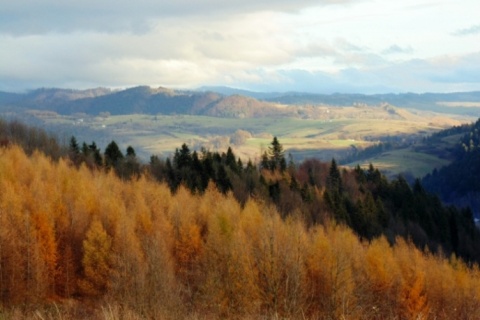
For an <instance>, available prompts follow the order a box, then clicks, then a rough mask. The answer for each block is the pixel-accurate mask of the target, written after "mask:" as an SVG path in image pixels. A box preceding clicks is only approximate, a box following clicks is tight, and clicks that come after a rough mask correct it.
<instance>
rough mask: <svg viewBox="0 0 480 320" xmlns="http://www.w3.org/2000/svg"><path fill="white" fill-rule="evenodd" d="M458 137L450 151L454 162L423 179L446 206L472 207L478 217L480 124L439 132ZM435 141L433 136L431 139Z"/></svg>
mask: <svg viewBox="0 0 480 320" xmlns="http://www.w3.org/2000/svg"><path fill="white" fill-rule="evenodd" d="M449 133H450V134H451V135H454V136H456V137H457V139H456V143H455V144H454V146H453V147H452V148H450V150H449V151H450V153H451V157H452V158H453V161H452V162H451V163H450V164H449V165H447V166H444V167H442V168H439V169H435V170H433V172H431V173H429V174H428V175H427V176H426V177H425V178H424V179H423V184H424V185H425V188H426V189H428V190H429V191H431V192H434V193H436V194H438V195H439V196H440V197H441V199H442V200H443V201H445V202H447V203H451V204H455V205H457V206H469V207H471V208H472V209H473V210H474V212H475V213H476V214H477V216H479V215H480V180H479V177H480V120H478V121H477V122H475V123H474V124H472V125H469V126H463V127H458V128H452V129H450V130H449V131H448V130H447V131H445V132H439V133H438V134H437V135H438V136H439V137H443V136H445V135H447V137H448V134H449ZM434 137H435V136H434Z"/></svg>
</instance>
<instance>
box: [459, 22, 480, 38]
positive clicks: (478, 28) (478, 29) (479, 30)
mask: <svg viewBox="0 0 480 320" xmlns="http://www.w3.org/2000/svg"><path fill="white" fill-rule="evenodd" d="M475 34H480V24H477V25H474V26H471V27H469V28H465V29H460V30H457V31H455V32H454V33H453V35H455V36H470V35H475Z"/></svg>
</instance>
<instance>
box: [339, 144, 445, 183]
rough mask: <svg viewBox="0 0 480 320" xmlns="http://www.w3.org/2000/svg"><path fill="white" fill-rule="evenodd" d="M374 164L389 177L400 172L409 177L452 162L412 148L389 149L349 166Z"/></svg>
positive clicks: (366, 166) (424, 173) (421, 174)
mask: <svg viewBox="0 0 480 320" xmlns="http://www.w3.org/2000/svg"><path fill="white" fill-rule="evenodd" d="M370 163H372V164H374V166H375V167H377V168H378V169H379V170H381V171H382V172H384V173H385V174H386V175H387V176H389V177H396V176H398V175H399V174H402V175H405V176H409V177H416V178H417V177H423V176H425V175H426V174H428V173H430V172H432V170H433V169H434V168H437V169H438V168H440V167H442V166H444V165H447V164H449V163H450V161H449V160H446V159H441V158H439V157H437V156H435V155H431V154H427V153H423V152H416V151H413V150H412V149H411V148H405V149H401V150H394V151H389V152H385V153H383V154H381V155H380V156H378V157H373V158H370V159H367V160H364V161H361V162H359V163H357V162H353V163H350V164H348V166H352V167H353V166H356V165H357V164H359V165H360V166H361V167H363V168H368V166H369V164H370Z"/></svg>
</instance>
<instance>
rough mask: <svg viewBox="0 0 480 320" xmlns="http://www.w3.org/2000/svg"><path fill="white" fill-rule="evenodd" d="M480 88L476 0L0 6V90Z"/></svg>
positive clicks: (6, 1) (151, 0)
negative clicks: (147, 87) (133, 87)
mask: <svg viewBox="0 0 480 320" xmlns="http://www.w3.org/2000/svg"><path fill="white" fill-rule="evenodd" d="M137 85H148V86H152V87H158V86H163V87H168V88H179V89H192V88H198V87H202V86H228V87H234V88H240V89H246V90H253V91H300V92H312V93H334V92H341V93H366V94H371V93H387V92H393V93H402V92H417V93H422V92H457V91H474V90H480V1H478V0H444V1H442V0H440V1H436V0H402V1H398V0H316V1H313V0H296V1H291V0H276V1H275V0H262V1H258V0H230V1H227V0H176V1H171V0H170V1H164V0H136V1H132V0H115V1H114V0H95V1H93V0H83V1H73V0H42V1H32V0H0V91H15V92H24V91H27V90H31V89H35V88H39V87H48V88H51V87H56V88H72V89H86V88H94V87H108V88H128V87H132V86H137Z"/></svg>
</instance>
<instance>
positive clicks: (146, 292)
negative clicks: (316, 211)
mask: <svg viewBox="0 0 480 320" xmlns="http://www.w3.org/2000/svg"><path fill="white" fill-rule="evenodd" d="M265 174H266V175H267V176H268V178H271V179H275V178H277V176H276V173H275V174H272V173H268V172H266V173H265ZM316 192H320V191H318V190H317V191H316ZM0 226H1V227H0V302H1V303H2V304H3V305H16V304H25V305H28V303H30V302H40V303H44V302H46V301H47V300H48V299H50V298H59V299H62V298H69V299H73V298H72V297H79V298H81V300H80V301H83V299H84V298H88V297H90V298H94V299H97V298H99V297H104V298H105V299H107V300H108V301H116V302H118V301H121V302H122V308H125V310H132V311H134V312H135V313H136V314H139V315H142V317H145V318H154V319H157V318H188V317H189V316H190V317H192V315H194V316H193V317H199V318H222V317H224V318H243V317H245V318H249V317H250V318H279V317H285V318H312V319H325V318H326V319H340V318H351V319H390V318H392V319H395V318H396V319H421V318H425V319H426V318H432V319H434V318H435V319H457V318H459V319H467V318H475V316H476V315H478V314H480V289H479V288H480V271H479V269H478V267H477V266H469V265H467V264H465V263H464V262H462V261H461V260H459V259H457V258H455V257H451V259H450V260H448V259H445V258H443V257H441V256H438V255H433V254H427V253H424V252H421V251H420V250H418V249H416V248H415V247H414V246H413V245H412V244H410V243H409V242H406V241H404V240H402V239H397V240H396V243H395V245H393V246H390V245H389V243H388V242H387V240H386V239H385V238H379V239H375V240H373V241H372V242H371V243H366V242H365V243H362V242H360V240H359V239H358V238H357V237H356V236H355V235H354V234H353V232H352V231H351V230H350V229H348V228H347V227H344V226H335V225H329V224H328V221H327V223H326V224H325V225H324V226H315V227H311V228H310V229H307V228H306V227H305V226H304V225H303V224H302V223H301V221H299V220H298V219H295V218H292V217H289V218H286V219H282V218H281V217H280V215H279V214H278V213H277V212H276V210H275V209H274V208H273V207H270V206H268V204H264V203H260V202H258V201H255V200H252V199H250V200H248V201H246V203H245V205H244V207H243V208H242V207H241V206H240V204H239V203H238V202H237V201H236V200H235V198H234V197H233V195H232V194H228V195H227V196H224V195H223V194H221V193H220V192H218V191H217V190H216V189H215V187H214V185H213V184H211V185H210V186H209V187H208V188H207V190H206V191H205V193H204V195H202V196H200V195H192V194H191V193H190V192H189V191H188V190H187V189H185V188H184V187H180V188H179V189H178V190H177V192H176V193H175V194H172V193H171V192H170V190H169V188H168V186H167V185H165V184H158V183H156V182H154V181H152V180H150V179H149V178H148V177H139V179H137V180H134V181H128V182H126V181H122V180H121V179H118V178H117V177H116V176H115V175H114V174H113V173H112V172H110V173H108V174H106V173H104V172H102V171H91V170H90V169H88V168H87V167H85V166H80V167H79V168H75V167H72V166H70V165H69V164H68V162H66V161H63V160H60V161H58V162H52V161H51V160H50V159H48V158H46V157H44V156H43V155H42V154H40V153H34V154H33V155H32V156H31V157H27V156H26V155H25V154H24V153H23V151H22V150H21V149H20V148H18V147H15V146H12V147H10V148H4V149H0ZM109 299H110V300H109ZM60 301H61V300H60ZM95 302H96V300H93V303H95ZM166 310H168V311H166ZM119 312H120V311H119Z"/></svg>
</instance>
